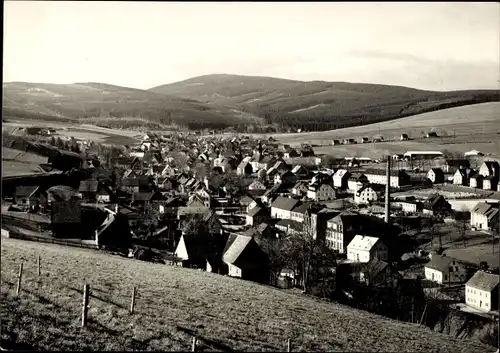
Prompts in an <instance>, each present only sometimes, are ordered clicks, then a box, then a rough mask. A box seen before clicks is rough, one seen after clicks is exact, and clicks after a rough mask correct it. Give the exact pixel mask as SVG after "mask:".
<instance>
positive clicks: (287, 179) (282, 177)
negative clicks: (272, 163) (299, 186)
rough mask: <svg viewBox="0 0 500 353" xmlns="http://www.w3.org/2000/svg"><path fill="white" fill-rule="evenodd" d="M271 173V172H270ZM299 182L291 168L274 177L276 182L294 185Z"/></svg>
mask: <svg viewBox="0 0 500 353" xmlns="http://www.w3.org/2000/svg"><path fill="white" fill-rule="evenodd" d="M268 175H269V173H268ZM296 182H297V176H296V175H295V174H293V173H292V172H291V171H289V170H284V171H282V172H280V173H278V174H276V176H275V177H274V184H283V185H286V186H293V185H295V183H296Z"/></svg>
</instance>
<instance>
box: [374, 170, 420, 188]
mask: <svg viewBox="0 0 500 353" xmlns="http://www.w3.org/2000/svg"><path fill="white" fill-rule="evenodd" d="M364 174H365V175H366V177H367V178H368V181H369V182H370V183H372V184H380V185H386V184H387V177H386V171H385V170H383V169H367V170H365V172H364ZM405 185H411V178H410V176H409V175H408V174H407V173H406V172H405V171H403V170H395V169H391V171H390V186H391V187H393V188H399V187H401V186H405Z"/></svg>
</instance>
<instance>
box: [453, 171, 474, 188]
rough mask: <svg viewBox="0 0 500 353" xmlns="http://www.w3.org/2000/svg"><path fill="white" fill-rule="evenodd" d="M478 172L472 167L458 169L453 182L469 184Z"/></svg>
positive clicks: (455, 183)
mask: <svg viewBox="0 0 500 353" xmlns="http://www.w3.org/2000/svg"><path fill="white" fill-rule="evenodd" d="M474 174H476V171H475V170H473V169H470V168H465V169H457V170H456V172H455V174H453V184H454V185H463V186H467V185H469V184H470V178H471V176H473V175H474Z"/></svg>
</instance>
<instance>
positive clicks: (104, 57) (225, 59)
mask: <svg viewBox="0 0 500 353" xmlns="http://www.w3.org/2000/svg"><path fill="white" fill-rule="evenodd" d="M4 4H5V7H4V9H5V10H4V51H3V53H4V68H3V70H4V81H5V82H9V81H29V82H51V83H73V82H90V81H91V82H104V83H109V84H116V85H121V86H129V87H136V88H151V87H153V86H157V85H161V84H165V83H170V82H175V81H179V80H184V79H187V78H190V77H193V76H199V75H205V74H212V73H228V74H242V75H260V76H274V77H282V78H291V79H299V80H325V81H349V82H370V83H382V84H396V85H404V86H410V87H416V88H422V89H435V90H452V89H469V88H498V86H499V83H498V80H499V79H500V78H499V76H500V74H499V70H500V68H499V55H500V9H499V4H498V3H238V2H232V3H209V2H206V3H195V2H192V3H180V2H178V3H175V2H165V3H161V2H151V3H147V2H122V3H120V2H87V1H84V2H59V1H53V2H52V1H51V2H41V1H37V2H30V1H26V2H22V1H15V2H13V1H12V2H11V1H5V2H4Z"/></svg>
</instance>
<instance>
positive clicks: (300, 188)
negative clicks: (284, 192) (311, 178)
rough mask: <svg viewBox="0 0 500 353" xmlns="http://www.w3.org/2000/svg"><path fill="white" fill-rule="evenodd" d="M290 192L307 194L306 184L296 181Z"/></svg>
mask: <svg viewBox="0 0 500 353" xmlns="http://www.w3.org/2000/svg"><path fill="white" fill-rule="evenodd" d="M292 194H294V195H297V196H302V195H306V194H307V186H306V184H304V183H302V182H300V181H299V182H298V183H297V184H295V186H294V187H293V189H292Z"/></svg>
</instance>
